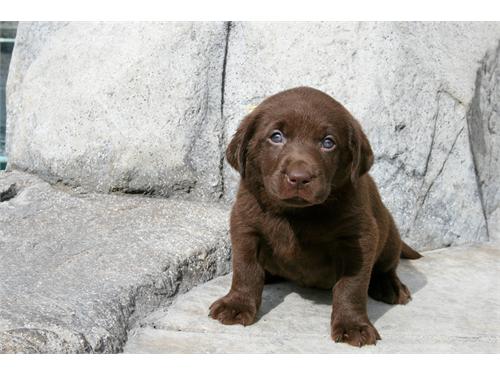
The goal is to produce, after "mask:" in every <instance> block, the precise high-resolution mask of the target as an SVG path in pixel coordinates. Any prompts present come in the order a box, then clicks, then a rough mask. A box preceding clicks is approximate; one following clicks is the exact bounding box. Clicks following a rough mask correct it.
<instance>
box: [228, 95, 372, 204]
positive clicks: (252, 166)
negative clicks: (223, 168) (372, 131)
mask: <svg viewBox="0 0 500 375" xmlns="http://www.w3.org/2000/svg"><path fill="white" fill-rule="evenodd" d="M226 157H227V160H228V162H229V164H230V165H231V166H232V167H233V168H235V169H236V170H238V171H239V173H240V175H241V178H242V180H243V181H244V182H245V183H246V186H247V187H248V188H249V189H250V190H251V191H253V192H255V193H257V194H259V195H262V194H265V195H266V196H267V197H268V198H270V199H272V201H273V202H275V203H277V204H278V205H280V206H284V207H306V206H312V205H318V204H321V203H323V202H325V200H326V199H327V198H328V197H329V196H330V194H331V193H332V190H335V189H337V188H340V187H342V186H344V185H345V184H346V183H351V184H354V185H355V184H356V181H357V179H358V178H359V177H360V176H362V175H363V174H365V173H366V172H368V170H369V169H370V167H371V165H372V164H373V153H372V150H371V147H370V144H369V142H368V139H367V138H366V136H365V134H364V133H363V131H362V129H361V126H360V125H359V123H358V122H357V121H356V120H355V119H354V118H353V117H352V116H351V114H350V113H349V112H348V111H347V110H346V109H345V108H344V107H343V106H342V105H341V104H340V103H338V102H337V101H335V100H334V99H333V98H331V97H330V96H328V95H327V94H325V93H323V92H321V91H318V90H315V89H312V88H307V87H299V88H295V89H291V90H287V91H283V92H281V93H278V94H276V95H273V96H271V97H269V98H267V99H266V100H264V101H263V102H262V103H261V104H260V105H259V106H258V107H257V108H255V109H254V110H253V111H252V113H250V114H249V115H247V116H246V117H245V118H244V119H243V121H242V123H241V124H240V126H239V128H238V130H237V131H236V134H235V135H234V137H233V139H232V141H231V143H230V144H229V146H228V148H227V150H226Z"/></svg>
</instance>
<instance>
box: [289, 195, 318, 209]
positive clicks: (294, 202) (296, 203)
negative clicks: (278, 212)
mask: <svg viewBox="0 0 500 375" xmlns="http://www.w3.org/2000/svg"><path fill="white" fill-rule="evenodd" d="M281 201H282V202H283V203H285V204H286V205H287V206H292V207H307V206H312V205H313V204H314V203H311V202H309V201H308V200H306V199H304V198H302V197H300V196H294V197H291V198H284V199H281Z"/></svg>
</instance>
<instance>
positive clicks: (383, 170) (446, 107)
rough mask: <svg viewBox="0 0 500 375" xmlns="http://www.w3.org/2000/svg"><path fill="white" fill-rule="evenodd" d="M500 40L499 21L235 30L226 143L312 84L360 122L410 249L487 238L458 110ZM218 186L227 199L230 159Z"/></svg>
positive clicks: (462, 112)
mask: <svg viewBox="0 0 500 375" xmlns="http://www.w3.org/2000/svg"><path fill="white" fill-rule="evenodd" d="M499 39H500V23H432V22H431V23H429V22H427V23H387V22H377V23H370V22H361V23H337V22H334V23H263V22H254V23H253V22H250V23H246V22H244V23H239V22H238V23H233V24H232V27H231V28H230V33H229V43H228V54H227V66H226V80H225V82H226V84H225V91H224V108H223V109H224V120H225V125H226V135H225V139H226V143H227V142H229V140H230V137H231V136H232V134H233V133H234V130H235V128H236V127H237V125H238V123H239V121H241V119H242V118H243V116H244V115H245V114H246V113H247V111H248V108H249V106H251V105H256V104H258V103H259V102H260V101H261V100H263V99H264V98H265V97H267V96H268V95H271V94H274V93H276V92H278V91H281V90H283V89H285V88H290V87H294V86H312V87H315V88H318V89H320V90H323V91H325V92H327V93H329V94H330V95H332V96H333V97H334V98H336V99H338V100H339V101H340V102H341V103H343V104H344V105H345V106H346V107H347V108H348V109H349V110H350V111H351V112H352V113H353V114H354V116H355V117H357V118H358V120H359V121H360V122H361V124H362V126H363V127H364V129H365V131H366V133H367V134H368V137H369V139H370V141H371V144H372V147H373V149H374V152H375V155H376V161H375V165H374V167H373V169H372V175H373V177H374V178H375V180H376V181H377V183H378V186H379V188H380V190H381V194H382V197H383V199H384V201H385V202H386V204H387V206H388V207H389V209H390V210H391V212H393V214H394V217H395V220H396V222H397V223H398V225H399V227H400V229H401V232H402V234H403V235H404V237H405V238H406V239H407V240H408V242H409V243H410V244H412V245H414V246H416V247H418V248H420V249H422V248H437V247H443V246H449V245H453V244H460V243H467V242H470V241H481V240H485V239H487V230H486V223H485V220H484V215H483V212H482V206H481V201H480V193H479V191H478V186H477V182H476V176H475V173H474V163H473V160H472V157H471V152H470V144H469V142H470V140H469V137H468V131H467V116H466V113H467V110H468V108H469V106H470V103H471V101H472V98H473V96H474V90H475V77H476V71H477V70H478V68H479V67H480V61H481V59H483V57H484V56H485V53H486V52H487V51H488V50H491V49H494V48H495V47H496V45H497V43H498V40H499ZM496 175H497V176H498V170H497V172H496ZM224 179H225V181H226V187H225V191H226V193H227V197H228V198H231V197H232V196H233V195H234V189H235V186H236V181H237V175H236V173H234V172H233V171H232V170H231V169H230V167H229V166H228V165H227V164H226V165H225V176H224Z"/></svg>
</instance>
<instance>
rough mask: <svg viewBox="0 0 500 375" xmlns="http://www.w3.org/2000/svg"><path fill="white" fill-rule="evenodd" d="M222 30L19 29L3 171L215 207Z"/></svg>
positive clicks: (132, 26)
mask: <svg viewBox="0 0 500 375" xmlns="http://www.w3.org/2000/svg"><path fill="white" fill-rule="evenodd" d="M225 36H226V26H225V24H224V23H222V22H217V23H168V22H167V23H109V22H108V23H91V22H84V23H82V22H71V23H50V22H33V23H20V25H19V28H18V36H17V40H16V47H15V50H14V53H13V56H12V64H11V66H12V69H11V72H10V75H9V80H8V126H7V127H8V129H7V132H8V133H7V152H8V156H9V165H10V168H12V169H22V170H28V171H32V172H36V173H38V174H40V175H41V176H44V177H45V178H46V179H49V180H50V181H57V180H62V181H63V182H65V183H68V184H71V185H73V186H83V187H85V188H86V189H89V190H94V191H99V192H108V191H118V190H119V191H128V192H137V191H140V192H143V191H146V192H150V193H154V194H159V195H164V196H171V195H178V194H185V193H186V192H191V193H192V194H191V196H195V197H198V198H203V199H212V200H213V199H217V198H218V197H219V196H220V195H221V192H222V181H221V173H220V164H221V160H220V153H219V148H220V147H219V143H220V139H219V138H220V134H221V133H222V130H221V117H220V111H221V109H220V107H221V91H222V88H221V85H222V70H223V61H224V50H225Z"/></svg>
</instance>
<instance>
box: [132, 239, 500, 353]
mask: <svg viewBox="0 0 500 375" xmlns="http://www.w3.org/2000/svg"><path fill="white" fill-rule="evenodd" d="M499 272H500V247H499V246H498V245H491V244H490V245H480V246H471V247H468V248H467V247H462V248H451V249H444V250H436V251H431V252H426V254H425V257H424V258H422V259H419V260H417V261H402V264H401V267H400V271H399V274H400V276H401V279H402V280H403V282H405V283H406V285H407V286H408V287H409V289H410V290H411V291H412V295H413V299H412V301H410V303H408V304H407V305H404V306H402V305H396V306H391V305H387V304H384V303H381V302H376V301H373V300H371V299H370V300H369V303H368V315H369V317H370V319H371V321H372V322H373V323H374V324H375V326H376V327H377V329H378V331H379V332H380V334H381V335H382V340H381V341H379V342H378V343H377V345H376V346H365V347H363V348H361V349H359V348H354V347H351V346H348V345H347V344H336V343H334V342H333V341H332V339H331V338H330V314H331V292H330V291H326V290H315V289H307V288H301V287H298V286H296V285H294V284H291V283H278V284H270V285H266V286H265V287H264V295H263V299H262V307H261V309H260V312H259V315H258V320H257V322H256V323H254V324H253V325H250V326H247V327H243V326H240V325H235V326H224V325H222V324H220V323H219V322H217V321H215V320H213V319H211V318H209V317H208V316H207V315H208V307H209V306H210V304H211V303H212V302H213V301H214V300H215V299H217V298H219V297H221V296H223V295H224V294H225V293H227V291H228V290H229V286H230V277H231V276H229V275H228V276H224V277H220V278H217V279H215V280H212V281H210V282H208V283H206V284H204V285H201V286H198V287H196V288H193V289H192V290H191V291H189V292H188V293H186V294H184V295H182V296H179V297H177V299H176V300H175V301H174V303H173V304H172V305H170V306H169V307H167V308H165V309H163V311H162V310H158V311H156V312H154V313H153V314H151V315H150V316H149V317H148V318H147V319H145V320H144V321H142V322H141V323H140V324H138V325H137V327H136V328H135V329H133V330H132V331H131V332H130V335H129V341H128V342H127V344H126V346H125V352H126V353H498V352H499V351H500V314H498V311H499V310H500V295H499V294H498V292H497V291H498V288H499V287H500V285H499V281H498V278H497V275H498V273H499ZM478 291H481V292H480V293H478Z"/></svg>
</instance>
